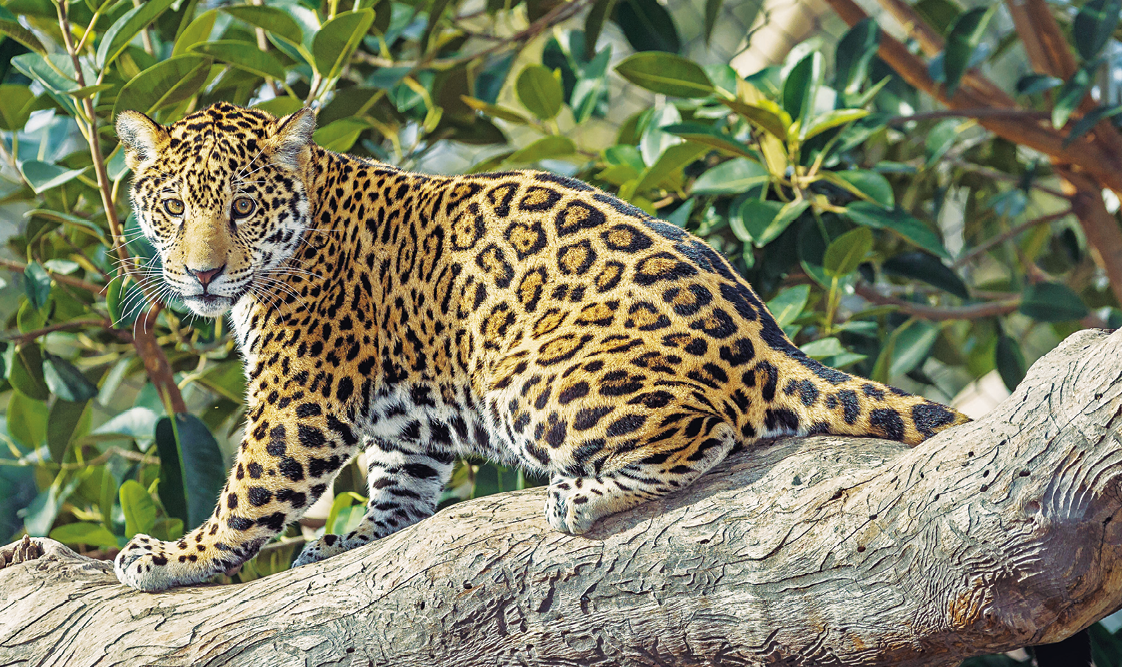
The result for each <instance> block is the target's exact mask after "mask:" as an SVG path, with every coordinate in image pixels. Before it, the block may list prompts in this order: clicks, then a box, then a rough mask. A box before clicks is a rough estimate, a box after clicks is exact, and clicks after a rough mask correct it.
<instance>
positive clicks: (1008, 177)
mask: <svg viewBox="0 0 1122 667" xmlns="http://www.w3.org/2000/svg"><path fill="white" fill-rule="evenodd" d="M950 164H951V166H953V167H957V168H959V169H964V170H966V171H972V172H974V173H975V174H981V175H982V176H985V177H986V178H992V179H995V180H999V181H1006V182H1008V183H1019V182H1020V181H1021V177H1020V176H1015V175H1013V174H1007V173H1005V172H1004V171H999V170H997V169H994V168H993V167H985V166H982V165H979V164H971V163H969V162H961V161H957V160H955V161H951V163H950ZM1029 187H1031V188H1032V189H1033V190H1036V191H1038V192H1043V193H1044V194H1049V195H1052V196H1053V197H1059V198H1060V199H1067V198H1068V196H1067V195H1066V194H1064V193H1063V192H1061V191H1060V190H1057V189H1055V188H1050V187H1048V186H1046V185H1040V184H1039V183H1036V182H1035V181H1034V182H1033V183H1032V185H1030V186H1029Z"/></svg>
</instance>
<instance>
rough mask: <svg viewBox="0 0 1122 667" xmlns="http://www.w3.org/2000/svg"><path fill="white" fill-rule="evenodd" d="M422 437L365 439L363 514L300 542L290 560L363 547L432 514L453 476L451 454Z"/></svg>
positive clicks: (299, 561) (302, 562)
mask: <svg viewBox="0 0 1122 667" xmlns="http://www.w3.org/2000/svg"><path fill="white" fill-rule="evenodd" d="M421 442H422V441H420V440H410V439H406V438H399V439H397V440H394V441H390V440H383V439H381V438H372V439H370V440H368V441H367V442H366V449H365V453H366V467H367V474H366V484H367V487H368V488H369V492H370V501H369V502H367V504H366V515H365V516H363V517H362V521H361V522H360V523H359V525H358V526H356V527H355V529H354V530H352V531H351V532H349V533H347V534H346V535H324V536H323V537H321V538H319V539H318V540H316V541H314V542H312V543H310V544H309V545H308V546H306V547H304V551H302V552H301V553H300V556H299V558H297V559H296V562H295V563H293V565H294V566H295V565H305V564H307V563H314V562H316V561H321V560H323V559H325V558H330V557H331V556H334V555H335V554H339V553H342V552H344V551H348V550H350V549H354V548H355V547H361V546H363V545H364V544H369V543H370V542H373V541H374V540H376V539H378V538H381V537H385V536H386V535H389V534H390V533H393V532H396V531H398V530H401V529H402V528H405V527H406V526H409V525H411V524H414V523H417V522H418V521H421V520H422V519H425V518H427V517H430V516H432V515H433V514H434V513H435V512H436V505H437V502H438V501H439V500H440V492H441V491H442V490H443V489H444V485H445V484H446V483H447V482H448V478H449V477H450V476H451V475H452V463H453V461H455V457H454V456H452V453H451V452H450V451H447V450H430V449H428V448H426V447H425V446H424V445H422V444H421Z"/></svg>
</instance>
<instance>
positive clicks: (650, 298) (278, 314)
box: [116, 104, 965, 590]
mask: <svg viewBox="0 0 1122 667" xmlns="http://www.w3.org/2000/svg"><path fill="white" fill-rule="evenodd" d="M314 126H315V119H314V116H313V115H312V113H311V112H310V111H308V110H304V111H301V112H298V113H296V114H294V115H292V116H289V117H287V118H285V119H282V120H276V119H274V118H273V117H271V116H269V115H268V114H265V113H262V112H260V111H255V110H248V109H242V108H239V107H235V106H232V105H229V104H218V105H215V106H213V107H211V108H209V109H206V110H204V111H201V112H198V113H195V114H192V115H190V116H188V117H187V118H185V119H183V120H182V121H180V122H178V123H176V124H174V125H172V126H171V127H168V128H165V127H162V126H160V125H158V124H156V123H154V122H153V121H151V120H150V119H148V118H147V117H146V116H144V115H142V114H139V113H135V112H127V113H125V114H122V115H121V117H120V118H119V119H118V122H117V131H118V134H119V135H120V137H121V139H122V141H123V142H124V144H125V146H126V149H127V151H126V155H127V158H128V163H129V165H130V166H131V167H132V169H133V172H134V173H135V180H134V182H133V186H132V200H133V205H134V208H135V209H136V212H137V215H138V217H139V220H140V223H141V226H142V228H143V230H144V232H145V234H146V235H147V236H148V238H149V239H150V240H151V241H152V242H153V243H154V244H155V245H156V247H157V248H158V249H159V252H160V255H161V257H162V258H163V267H164V268H163V270H164V277H165V279H166V281H167V282H168V283H169V284H170V285H171V286H172V287H173V288H174V289H175V290H176V291H178V292H179V293H180V294H181V295H182V296H183V298H184V300H185V301H186V302H187V304H188V305H189V306H190V307H191V308H192V309H194V310H195V311H196V312H198V313H200V314H202V315H209V316H220V315H221V314H223V313H225V312H226V311H227V310H230V312H231V314H232V319H233V324H234V328H235V331H236V333H237V339H238V343H239V344H240V346H241V350H242V353H243V355H244V356H245V368H246V376H247V379H248V399H247V400H248V404H247V408H248V424H247V426H246V431H245V438H244V441H243V442H242V444H241V448H240V451H239V452H238V457H237V463H236V464H235V466H234V468H233V470H232V471H231V474H230V478H229V481H228V482H227V484H226V488H225V489H224V490H223V492H222V496H221V498H220V499H219V502H218V507H217V508H216V509H215V511H214V515H213V516H212V518H211V519H210V520H208V521H207V522H206V523H204V524H203V525H202V526H200V527H199V528H197V529H195V530H194V531H193V532H191V533H190V534H188V535H187V536H186V537H184V538H183V539H181V540H179V541H178V542H171V543H162V542H159V541H156V540H153V539H152V538H149V537H146V536H141V535H138V536H137V537H135V538H134V539H133V540H132V541H131V542H130V543H129V544H128V545H127V546H126V547H125V549H124V550H123V551H122V552H121V554H120V555H119V556H118V557H117V560H116V571H117V575H118V577H119V578H120V579H121V581H123V582H125V583H127V584H129V585H130V586H133V587H135V588H139V589H144V590H159V589H164V588H168V587H170V586H176V585H180V584H187V583H192V582H199V581H203V580H205V579H207V578H209V577H211V576H212V575H214V574H216V573H219V572H222V571H224V570H228V569H230V568H232V567H235V566H237V565H238V564H240V563H242V562H244V561H245V560H246V559H248V558H250V557H252V556H253V555H254V554H255V553H256V552H257V550H258V549H259V548H260V547H261V546H262V545H263V544H265V542H266V541H268V540H269V538H271V537H273V536H274V535H275V534H276V533H277V532H278V531H280V530H281V529H282V528H283V527H284V526H285V524H287V523H288V522H291V521H293V520H295V519H297V518H298V517H299V516H300V515H301V514H302V513H303V512H304V511H305V510H306V508H307V507H308V506H309V505H311V503H312V502H313V501H314V500H315V499H316V498H317V497H318V496H319V495H320V494H322V493H323V492H324V491H325V490H326V489H327V485H328V484H330V483H331V480H332V478H333V476H334V475H335V474H336V472H337V471H338V470H339V468H340V467H341V466H343V465H344V464H345V463H346V462H347V460H348V459H350V458H351V457H352V456H354V455H355V453H356V452H358V450H359V448H360V447H362V448H363V449H365V451H366V453H367V455H368V460H369V466H370V471H369V489H370V504H369V511H368V512H367V514H366V517H365V519H364V520H363V522H362V524H361V525H360V526H359V528H358V529H356V530H355V531H354V532H352V533H350V534H348V535H346V536H335V535H327V536H324V537H323V538H322V539H320V540H318V541H317V542H315V543H313V544H311V545H309V546H308V547H307V548H306V549H305V550H304V552H303V553H302V554H301V556H300V558H299V559H298V563H308V562H312V561H316V560H320V559H323V558H326V557H328V556H331V555H333V554H336V553H339V552H341V551H343V550H346V549H350V548H352V547H355V546H359V545H362V544H365V543H367V542H369V541H371V540H374V539H377V538H379V537H382V536H384V535H387V534H389V533H392V532H394V531H396V530H398V529H400V528H402V527H404V526H407V525H409V524H412V523H414V522H417V521H420V520H421V519H423V518H425V517H427V516H429V515H431V514H432V513H433V511H434V510H435V507H436V501H437V498H438V496H439V493H440V490H441V488H442V486H443V485H444V483H445V481H446V480H447V479H448V476H449V473H450V471H451V468H452V462H453V460H454V458H455V457H456V456H457V455H458V454H467V453H472V454H480V455H483V456H486V457H488V458H490V459H493V460H495V461H499V462H502V463H504V464H508V465H519V466H523V467H525V468H527V469H530V470H534V471H537V472H540V473H548V475H550V478H551V483H550V485H549V493H548V499H547V501H546V508H545V510H546V516H547V518H548V521H549V524H550V525H551V526H553V527H554V528H556V529H558V530H561V531H565V532H568V533H576V534H579V533H583V532H585V531H587V530H588V529H589V528H590V527H591V526H592V524H593V523H594V522H595V521H596V520H597V519H599V518H601V517H604V516H606V515H608V514H612V513H614V512H619V511H622V510H625V509H627V508H630V507H633V506H635V505H637V504H639V503H641V502H643V501H645V500H648V499H650V498H654V497H657V496H660V495H663V494H666V493H669V492H671V491H673V490H675V489H678V488H681V487H683V486H686V485H687V484H689V483H690V482H692V481H693V480H694V479H696V478H697V477H698V476H699V475H701V474H702V473H704V472H705V471H706V470H708V469H709V468H711V467H712V466H713V465H715V464H716V463H718V462H720V461H721V460H722V459H724V458H725V456H727V455H728V453H729V451H730V450H732V449H733V448H734V447H737V446H741V445H749V444H751V443H752V442H754V441H755V440H756V439H758V438H761V437H764V436H774V435H780V434H792V433H797V434H808V433H837V434H849V435H871V436H877V437H886V438H891V439H894V440H900V441H903V442H907V443H918V442H920V441H922V440H923V439H925V438H927V437H928V436H931V435H932V434H934V433H935V432H936V431H939V430H941V429H943V428H946V427H948V426H951V425H954V424H959V423H962V422H963V421H965V418H964V417H963V416H962V415H959V414H958V413H956V412H953V411H951V410H949V409H947V408H945V407H943V406H941V405H937V404H935V403H931V402H929V401H927V400H924V399H923V398H919V397H916V396H912V395H909V394H907V393H905V392H902V391H899V390H896V389H893V388H890V387H886V386H884V385H880V384H876V383H873V382H869V381H866V380H863V379H860V378H857V377H853V376H851V375H848V374H846V373H843V372H841V371H837V370H833V369H831V368H827V367H825V366H822V365H821V364H819V363H817V362H815V361H814V360H812V359H809V358H807V357H806V356H805V355H804V354H803V353H802V352H800V351H799V350H798V349H797V348H796V347H794V345H792V344H791V342H790V341H789V340H788V339H787V338H786V336H784V334H783V332H782V331H781V330H780V329H779V327H778V326H777V325H776V323H775V320H774V319H772V317H771V315H770V314H769V313H768V312H767V310H766V309H765V308H764V306H763V304H761V303H760V301H759V299H757V297H756V295H755V294H754V293H753V292H752V289H751V288H750V287H749V286H748V284H747V283H746V282H745V281H744V280H743V279H741V278H740V277H739V276H738V275H737V274H736V273H735V272H734V271H733V270H732V269H731V268H730V267H729V265H728V263H727V262H726V261H725V260H724V259H723V258H722V257H721V256H720V255H718V254H717V253H716V252H714V251H713V250H712V249H711V248H709V247H708V246H707V245H705V244H704V243H703V242H701V241H700V240H698V239H696V238H694V237H693V236H691V235H689V234H687V233H685V232H683V231H682V230H680V229H678V228H677V227H674V226H673V225H670V224H667V223H664V222H659V221H658V220H656V219H653V218H651V217H650V216H648V215H646V214H645V213H643V212H642V211H640V210H638V209H636V208H633V207H631V206H629V205H627V204H625V203H623V202H621V201H620V200H618V199H616V198H615V197H612V196H611V195H608V194H605V193H603V192H600V191H598V190H596V189H595V188H592V187H590V186H588V185H585V184H584V183H581V182H579V181H576V180H572V179H568V178H563V177H559V176H555V175H552V174H547V173H540V172H531V171H524V172H513V173H495V174H477V175H472V176H461V177H435V176H423V175H420V174H412V173H407V172H405V171H402V170H400V169H396V168H393V167H390V166H387V165H384V164H377V163H373V162H369V161H366V160H362V159H358V158H353V157H349V156H347V155H339V154H335V153H331V152H328V151H325V150H323V149H321V148H319V147H317V146H315V145H314V144H313V143H312V142H311V135H312V131H313V129H314Z"/></svg>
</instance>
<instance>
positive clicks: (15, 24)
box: [0, 7, 47, 54]
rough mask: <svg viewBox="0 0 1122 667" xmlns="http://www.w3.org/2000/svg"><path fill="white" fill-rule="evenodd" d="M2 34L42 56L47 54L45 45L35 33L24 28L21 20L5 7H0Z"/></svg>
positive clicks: (0, 28) (0, 30)
mask: <svg viewBox="0 0 1122 667" xmlns="http://www.w3.org/2000/svg"><path fill="white" fill-rule="evenodd" d="M0 34H4V35H7V36H8V37H11V38H12V39H14V40H16V41H17V42H19V43H20V44H23V45H24V46H26V47H27V48H29V49H31V50H32V51H36V52H38V53H40V54H43V53H46V52H47V49H45V48H44V47H43V43H42V42H40V41H39V38H38V37H36V36H35V33H33V32H31V31H30V30H28V29H27V28H25V27H23V26H22V25H21V24H20V22H19V18H18V17H17V16H16V15H15V14H13V13H12V12H10V11H8V10H7V8H5V7H0Z"/></svg>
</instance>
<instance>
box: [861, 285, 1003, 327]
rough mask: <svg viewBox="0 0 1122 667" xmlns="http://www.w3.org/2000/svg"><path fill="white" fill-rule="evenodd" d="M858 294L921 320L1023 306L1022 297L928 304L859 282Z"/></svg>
mask: <svg viewBox="0 0 1122 667" xmlns="http://www.w3.org/2000/svg"><path fill="white" fill-rule="evenodd" d="M853 291H854V292H855V293H856V294H857V296H859V297H861V298H862V299H865V300H866V301H868V302H870V303H875V304H877V305H878V306H896V307H897V308H899V309H900V312H902V313H904V314H905V315H911V316H912V317H918V318H920V319H921V320H931V321H933V322H945V321H947V320H976V319H979V318H983V317H996V316H997V315H1008V314H1009V313H1012V312H1013V311H1015V310H1017V308H1019V307H1020V306H1021V297H1019V296H1018V297H1014V298H1011V299H1003V300H1001V301H990V302H987V303H974V304H970V305H967V306H928V305H924V304H921V303H914V302H912V301H905V300H904V299H897V298H896V297H892V296H886V295H884V294H881V293H880V292H878V291H877V289H876V288H875V287H873V286H872V285H870V284H868V283H857V285H856V286H855V287H854V288H853Z"/></svg>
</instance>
